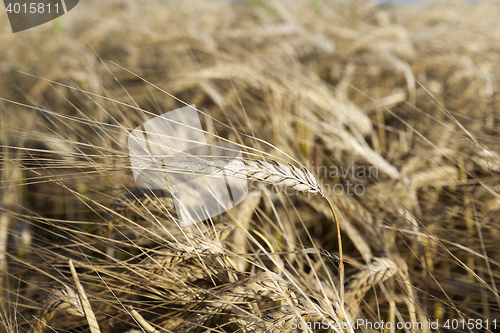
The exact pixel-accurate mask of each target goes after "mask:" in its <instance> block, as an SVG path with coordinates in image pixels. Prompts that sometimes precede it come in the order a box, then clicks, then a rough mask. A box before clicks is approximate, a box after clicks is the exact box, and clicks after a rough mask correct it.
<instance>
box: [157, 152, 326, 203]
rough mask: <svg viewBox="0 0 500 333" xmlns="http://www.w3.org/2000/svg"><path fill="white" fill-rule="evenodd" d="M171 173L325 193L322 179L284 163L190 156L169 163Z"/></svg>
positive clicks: (168, 168)
mask: <svg viewBox="0 0 500 333" xmlns="http://www.w3.org/2000/svg"><path fill="white" fill-rule="evenodd" d="M165 168H166V169H167V171H169V172H177V173H182V172H188V173H193V174H203V175H211V176H217V175H219V176H222V175H224V176H229V177H236V178H248V179H249V180H255V181H260V182H264V183H267V184H270V185H275V186H282V187H287V188H290V189H292V190H295V191H303V192H309V193H319V194H320V195H321V196H323V195H324V194H323V190H322V189H321V185H320V184H319V182H318V180H317V179H316V178H315V177H314V175H313V174H312V173H311V172H309V171H308V170H307V169H306V168H297V167H296V166H294V165H292V164H290V163H289V164H288V165H286V164H283V163H279V162H277V161H275V160H271V161H270V162H267V161H261V160H251V159H241V158H240V159H238V158H237V159H227V158H218V159H216V160H214V161H213V163H211V162H210V161H207V160H205V159H201V158H196V157H186V158H182V159H171V160H168V161H167V160H166V161H165Z"/></svg>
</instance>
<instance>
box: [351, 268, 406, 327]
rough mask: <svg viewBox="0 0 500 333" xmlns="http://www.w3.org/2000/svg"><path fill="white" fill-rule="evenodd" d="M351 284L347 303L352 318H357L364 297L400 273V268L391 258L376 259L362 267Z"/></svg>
mask: <svg viewBox="0 0 500 333" xmlns="http://www.w3.org/2000/svg"><path fill="white" fill-rule="evenodd" d="M361 269H362V270H361V271H360V272H359V273H357V274H356V275H355V276H354V277H353V278H352V280H351V282H350V283H349V289H348V290H347V291H346V293H345V303H346V304H348V305H349V309H350V312H351V318H355V317H356V315H357V314H358V312H359V304H360V303H361V299H362V298H363V296H364V295H365V294H366V293H367V292H368V290H370V289H371V288H373V287H374V286H375V285H377V284H378V283H380V282H384V281H385V280H387V279H388V278H390V277H392V276H394V275H395V274H396V273H397V272H399V267H398V265H396V263H395V262H394V261H392V260H391V259H389V258H374V260H373V261H372V262H371V263H369V264H366V265H363V266H362V267H361Z"/></svg>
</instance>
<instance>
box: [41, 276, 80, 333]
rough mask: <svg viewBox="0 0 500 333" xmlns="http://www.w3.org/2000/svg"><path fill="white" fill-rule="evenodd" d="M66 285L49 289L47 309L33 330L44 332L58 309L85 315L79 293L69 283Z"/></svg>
mask: <svg viewBox="0 0 500 333" xmlns="http://www.w3.org/2000/svg"><path fill="white" fill-rule="evenodd" d="M64 287H65V288H54V289H52V290H50V291H49V293H48V299H47V301H46V303H45V309H44V310H43V312H42V313H41V315H40V318H39V320H38V321H37V322H36V324H35V325H34V326H33V332H41V333H43V332H44V331H45V329H46V328H47V327H48V326H49V324H50V321H51V320H52V318H53V317H54V315H55V314H56V312H57V311H63V312H65V313H67V314H69V315H72V316H77V317H84V316H85V313H84V312H83V305H82V301H81V299H80V296H79V295H78V293H77V292H76V291H75V290H74V289H72V288H70V287H69V286H67V285H64Z"/></svg>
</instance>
